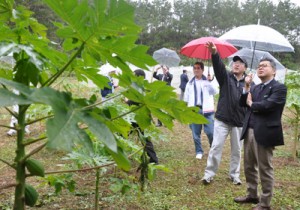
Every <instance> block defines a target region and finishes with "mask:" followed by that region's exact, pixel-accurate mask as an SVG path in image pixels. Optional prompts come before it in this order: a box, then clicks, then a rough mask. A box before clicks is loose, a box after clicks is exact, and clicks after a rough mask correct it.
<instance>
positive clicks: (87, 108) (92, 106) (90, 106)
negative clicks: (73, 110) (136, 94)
mask: <svg viewBox="0 0 300 210" xmlns="http://www.w3.org/2000/svg"><path fill="white" fill-rule="evenodd" d="M120 95H122V93H119V94H117V95H114V96H112V97H110V98H107V99H106V100H105V101H99V102H96V103H94V104H92V105H89V106H86V107H83V108H82V110H89V109H92V108H94V107H96V106H98V105H101V104H103V103H105V102H107V101H109V100H112V99H114V98H116V97H119V96H120Z"/></svg>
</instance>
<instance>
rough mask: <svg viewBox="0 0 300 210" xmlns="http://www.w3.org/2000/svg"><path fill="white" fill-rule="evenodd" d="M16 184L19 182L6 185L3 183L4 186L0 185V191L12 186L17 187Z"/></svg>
mask: <svg viewBox="0 0 300 210" xmlns="http://www.w3.org/2000/svg"><path fill="white" fill-rule="evenodd" d="M15 186H17V183H10V184H6V185H3V186H0V191H1V190H4V189H7V188H10V187H15Z"/></svg>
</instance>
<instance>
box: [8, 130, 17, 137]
mask: <svg viewBox="0 0 300 210" xmlns="http://www.w3.org/2000/svg"><path fill="white" fill-rule="evenodd" d="M15 134H17V131H15V130H13V129H10V130H9V131H8V132H7V135H8V136H13V135H15Z"/></svg>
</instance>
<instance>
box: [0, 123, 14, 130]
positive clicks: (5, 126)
mask: <svg viewBox="0 0 300 210" xmlns="http://www.w3.org/2000/svg"><path fill="white" fill-rule="evenodd" d="M0 127H3V128H9V129H13V130H18V129H16V128H15V127H10V126H8V125H1V124H0Z"/></svg>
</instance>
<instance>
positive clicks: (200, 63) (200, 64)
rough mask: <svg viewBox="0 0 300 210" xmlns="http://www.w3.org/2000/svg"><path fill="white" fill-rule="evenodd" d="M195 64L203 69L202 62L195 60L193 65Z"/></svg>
mask: <svg viewBox="0 0 300 210" xmlns="http://www.w3.org/2000/svg"><path fill="white" fill-rule="evenodd" d="M195 65H199V66H200V68H201V69H203V70H204V64H203V62H201V61H197V62H195V63H194V66H195Z"/></svg>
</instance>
